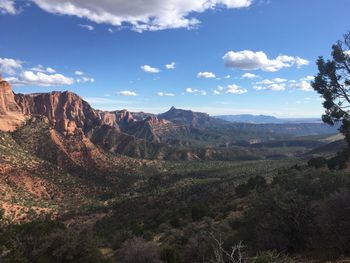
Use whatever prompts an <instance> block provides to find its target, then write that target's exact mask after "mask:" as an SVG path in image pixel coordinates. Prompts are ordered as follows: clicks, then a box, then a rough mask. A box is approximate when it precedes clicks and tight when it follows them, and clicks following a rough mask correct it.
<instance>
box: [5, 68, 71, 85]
mask: <svg viewBox="0 0 350 263" xmlns="http://www.w3.org/2000/svg"><path fill="white" fill-rule="evenodd" d="M7 80H8V81H9V82H10V83H12V84H13V85H19V86H29V85H33V86H45V87H49V86H65V85H72V84H73V83H74V79H73V78H69V77H66V76H64V75H62V74H57V73H56V74H46V73H43V72H33V71H28V70H26V71H23V72H21V74H20V75H19V76H18V77H10V78H7Z"/></svg>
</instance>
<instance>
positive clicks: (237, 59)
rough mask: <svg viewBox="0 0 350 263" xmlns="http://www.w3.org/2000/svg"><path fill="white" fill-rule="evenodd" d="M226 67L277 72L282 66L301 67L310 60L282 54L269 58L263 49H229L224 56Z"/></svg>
mask: <svg viewBox="0 0 350 263" xmlns="http://www.w3.org/2000/svg"><path fill="white" fill-rule="evenodd" d="M223 60H224V63H225V66H226V67H230V68H238V69H242V70H257V69H261V70H263V71H269V72H275V71H279V70H281V69H282V68H289V67H292V66H294V65H295V66H297V67H301V66H304V65H307V64H309V62H308V61H307V60H305V59H303V58H300V57H292V56H285V55H280V56H278V57H276V58H274V59H269V58H268V57H267V55H266V54H265V53H264V52H263V51H258V52H254V51H250V50H243V51H238V52H235V51H229V52H227V53H226V54H225V55H224V56H223Z"/></svg>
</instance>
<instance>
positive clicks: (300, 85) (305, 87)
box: [291, 79, 313, 91]
mask: <svg viewBox="0 0 350 263" xmlns="http://www.w3.org/2000/svg"><path fill="white" fill-rule="evenodd" d="M291 87H292V88H297V89H299V90H302V91H313V88H312V86H311V84H310V81H306V80H303V79H301V80H300V81H299V82H297V83H294V84H291Z"/></svg>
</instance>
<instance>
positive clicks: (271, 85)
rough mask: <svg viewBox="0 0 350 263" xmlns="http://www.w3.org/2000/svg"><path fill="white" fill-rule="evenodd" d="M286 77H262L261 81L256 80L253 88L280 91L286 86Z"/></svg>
mask: <svg viewBox="0 0 350 263" xmlns="http://www.w3.org/2000/svg"><path fill="white" fill-rule="evenodd" d="M286 82H287V79H283V78H274V79H263V80H262V81H259V82H256V84H257V85H256V86H254V87H253V88H254V89H256V90H272V91H282V90H285V89H286V88H287V84H286Z"/></svg>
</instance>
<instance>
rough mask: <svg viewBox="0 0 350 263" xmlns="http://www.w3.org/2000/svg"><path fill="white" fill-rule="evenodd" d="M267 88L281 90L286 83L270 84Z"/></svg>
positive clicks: (284, 87) (284, 88)
mask: <svg viewBox="0 0 350 263" xmlns="http://www.w3.org/2000/svg"><path fill="white" fill-rule="evenodd" d="M267 89H268V90H272V91H282V90H286V84H284V83H282V84H277V83H275V84H271V85H269V86H267Z"/></svg>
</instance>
